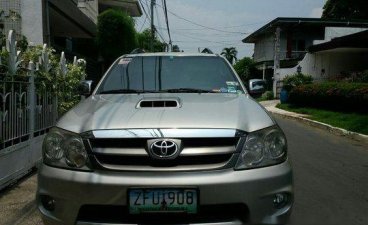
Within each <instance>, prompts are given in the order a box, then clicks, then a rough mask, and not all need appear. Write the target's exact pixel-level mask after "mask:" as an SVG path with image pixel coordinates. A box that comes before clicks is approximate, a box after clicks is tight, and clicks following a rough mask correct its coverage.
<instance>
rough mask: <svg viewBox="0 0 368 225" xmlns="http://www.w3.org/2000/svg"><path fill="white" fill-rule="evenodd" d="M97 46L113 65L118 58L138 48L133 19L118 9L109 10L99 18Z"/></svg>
mask: <svg viewBox="0 0 368 225" xmlns="http://www.w3.org/2000/svg"><path fill="white" fill-rule="evenodd" d="M96 42H97V46H98V48H99V51H100V53H101V55H102V56H103V57H104V59H105V60H106V61H107V62H108V63H111V62H112V61H113V60H115V59H116V58H117V57H119V56H121V55H123V54H126V53H130V52H131V51H132V50H133V49H135V48H136V47H137V34H136V30H135V28H134V21H133V19H132V18H131V17H130V16H129V15H128V14H127V13H126V12H123V11H121V10H117V9H109V10H106V11H105V12H103V13H101V14H100V15H99V16H98V23H97V37H96Z"/></svg>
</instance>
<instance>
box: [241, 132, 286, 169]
mask: <svg viewBox="0 0 368 225" xmlns="http://www.w3.org/2000/svg"><path fill="white" fill-rule="evenodd" d="M286 151H287V142H286V138H285V135H284V133H283V132H282V131H281V130H280V128H278V127H277V126H273V127H270V128H266V129H263V130H260V131H256V132H253V133H250V134H249V135H248V136H247V137H246V140H245V142H244V145H243V149H242V152H241V153H240V156H239V159H238V162H237V164H236V166H235V169H236V170H242V169H251V168H257V167H265V166H271V165H275V164H279V163H282V162H284V161H285V160H286V157H287V153H286Z"/></svg>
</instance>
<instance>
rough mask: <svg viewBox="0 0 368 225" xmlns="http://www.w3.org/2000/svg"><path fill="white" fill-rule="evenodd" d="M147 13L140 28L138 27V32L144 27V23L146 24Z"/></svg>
mask: <svg viewBox="0 0 368 225" xmlns="http://www.w3.org/2000/svg"><path fill="white" fill-rule="evenodd" d="M147 18H148V17H147V15H146V17H145V18H144V22H143V24H142V26H141V28H140V29H139V32H141V31H142V29H143V27H144V25H146V21H147Z"/></svg>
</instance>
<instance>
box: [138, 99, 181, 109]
mask: <svg viewBox="0 0 368 225" xmlns="http://www.w3.org/2000/svg"><path fill="white" fill-rule="evenodd" d="M179 107H180V104H179V101H178V100H177V99H143V100H141V101H140V102H139V103H138V105H137V108H179Z"/></svg>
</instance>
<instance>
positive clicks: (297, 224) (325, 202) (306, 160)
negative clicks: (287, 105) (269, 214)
mask: <svg viewBox="0 0 368 225" xmlns="http://www.w3.org/2000/svg"><path fill="white" fill-rule="evenodd" d="M276 120H277V121H278V123H279V125H280V126H281V128H282V129H283V130H284V132H285V134H286V136H287V139H288V145H289V156H290V158H291V160H292V164H293V169H294V185H295V204H294V209H293V213H292V216H291V220H290V225H304V224H305V225H311V224H314V225H340V224H341V225H367V224H368V146H367V145H364V144H362V143H359V142H356V141H352V140H350V139H347V138H344V137H338V136H335V135H332V134H329V133H327V132H326V131H324V130H319V129H317V128H312V127H309V126H307V125H304V124H302V123H299V122H296V121H291V120H287V119H283V118H281V117H276Z"/></svg>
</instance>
